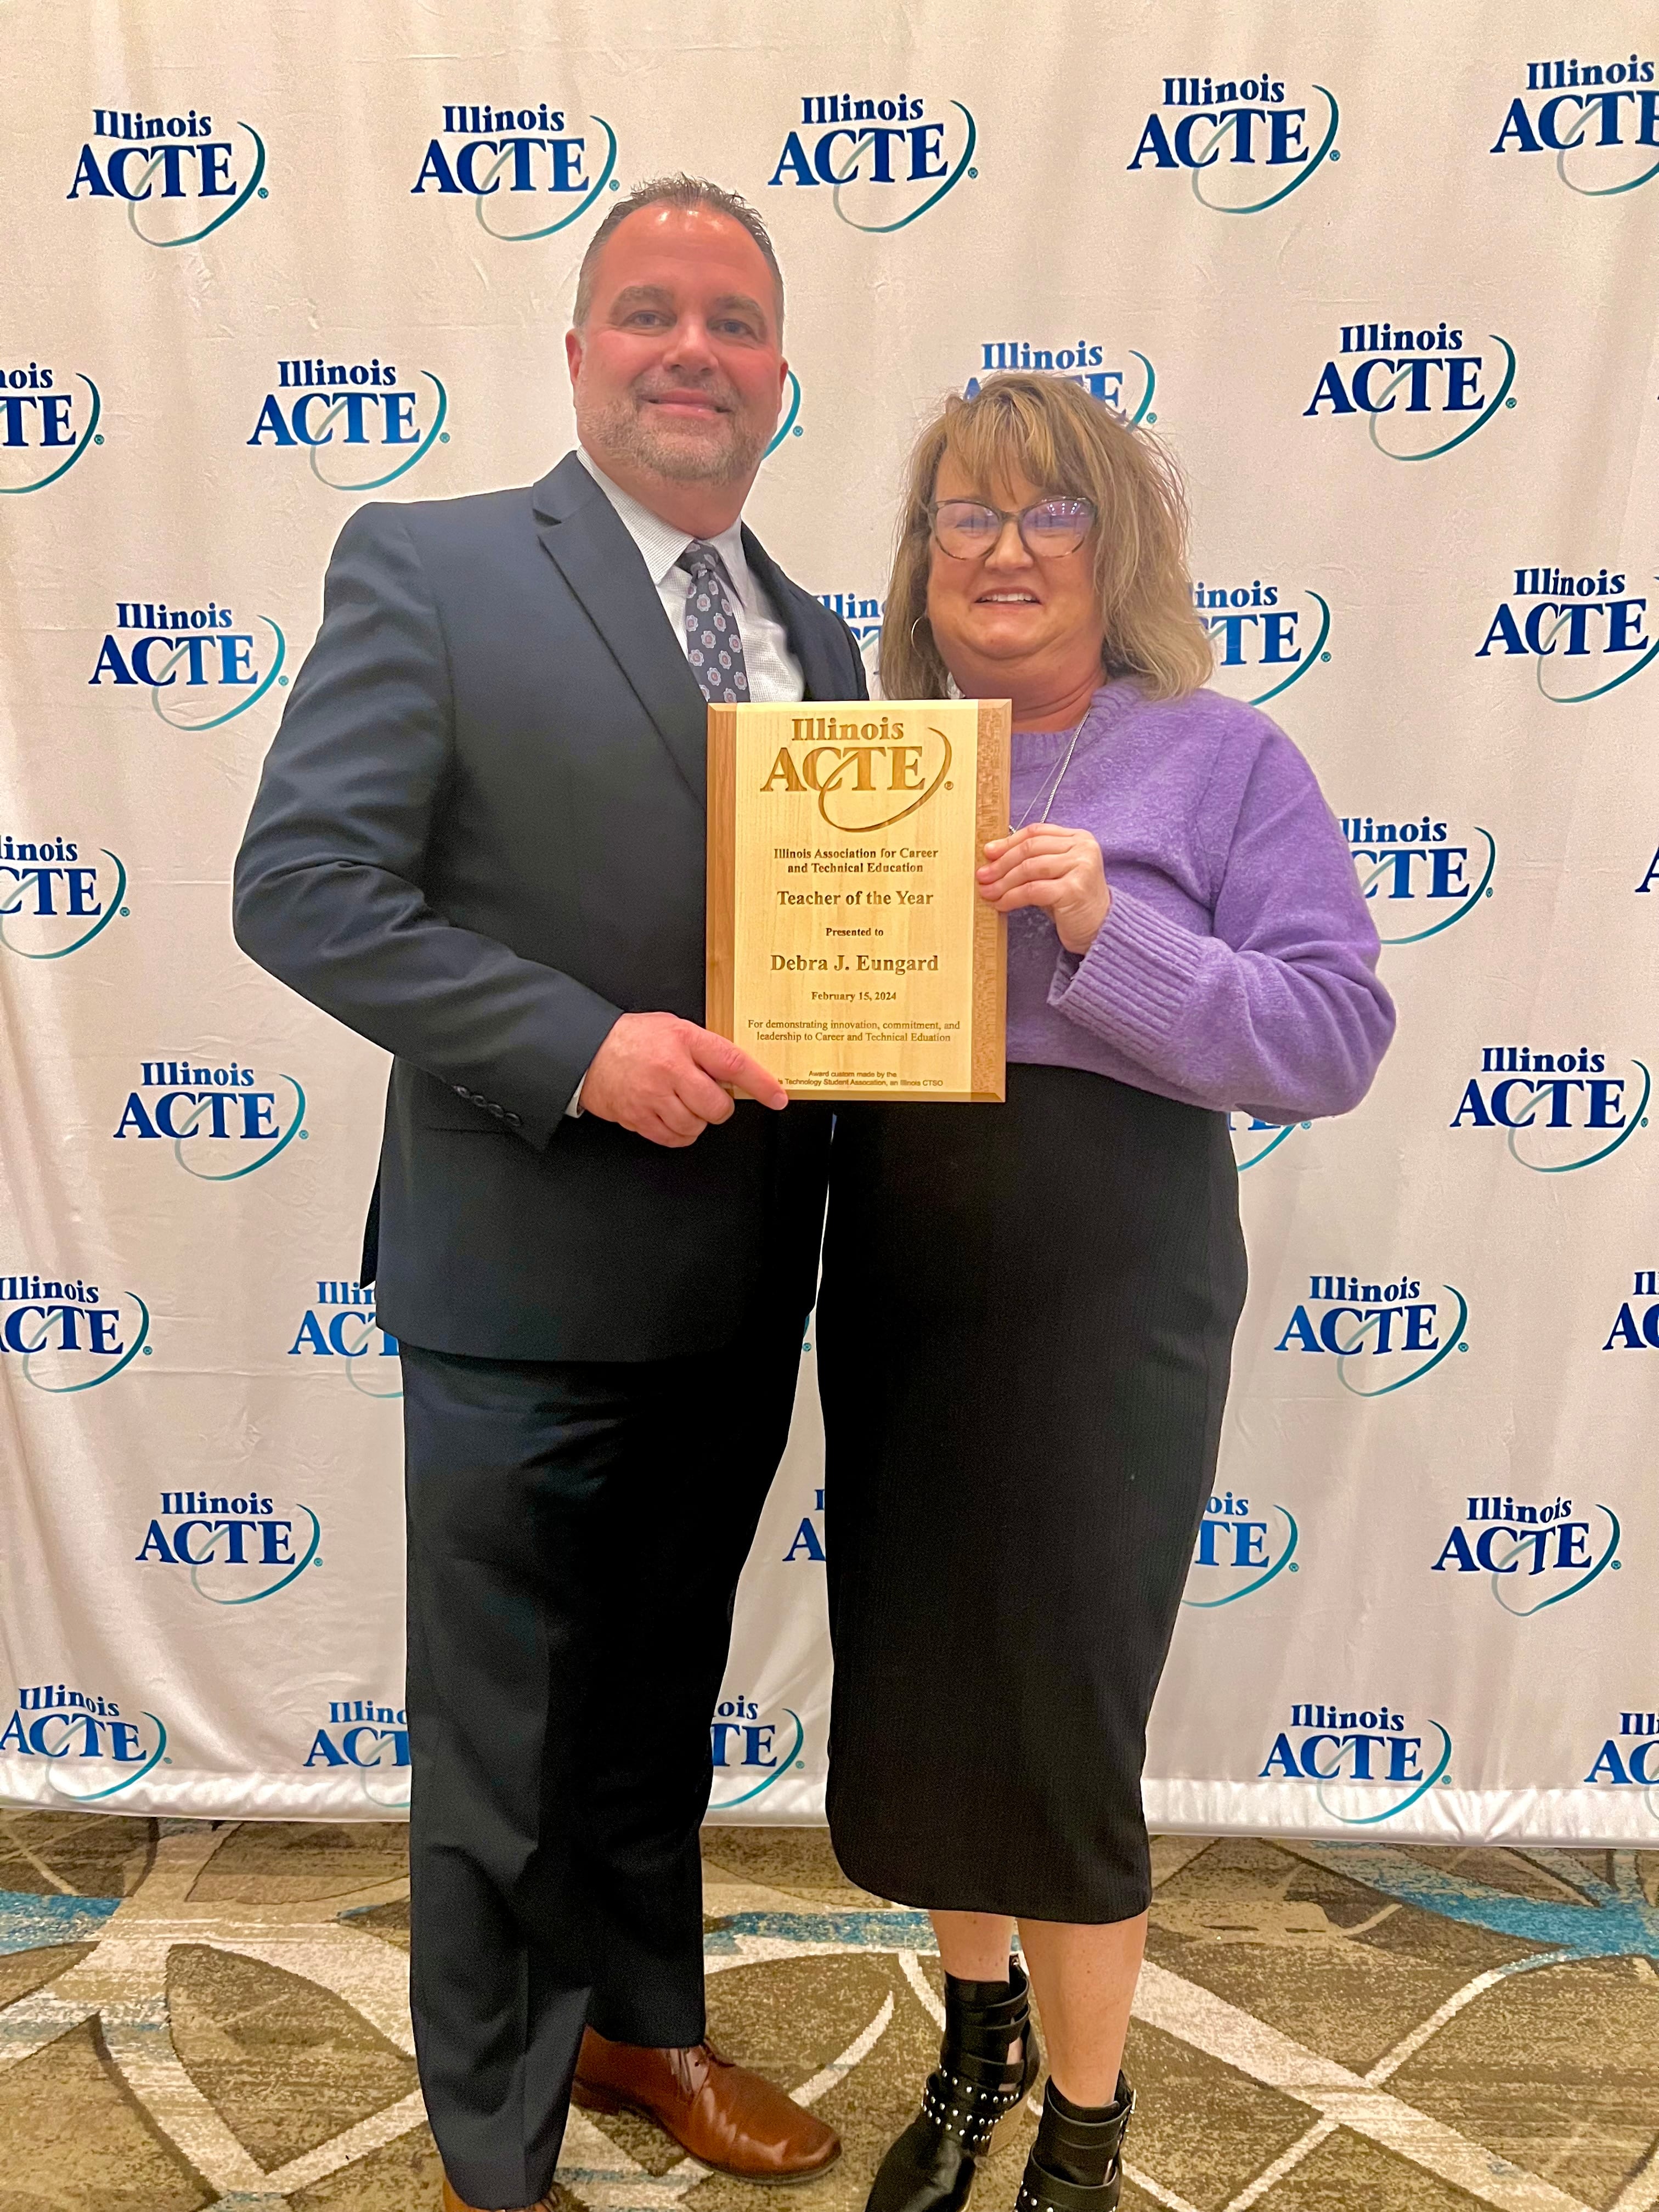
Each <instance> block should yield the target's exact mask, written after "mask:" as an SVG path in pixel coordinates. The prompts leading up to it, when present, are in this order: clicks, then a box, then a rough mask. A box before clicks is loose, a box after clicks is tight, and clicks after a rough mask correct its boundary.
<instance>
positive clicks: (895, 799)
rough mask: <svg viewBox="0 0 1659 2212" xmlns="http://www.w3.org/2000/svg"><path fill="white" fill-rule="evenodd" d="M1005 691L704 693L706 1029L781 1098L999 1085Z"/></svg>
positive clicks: (971, 1092) (998, 1088) (963, 1093)
mask: <svg viewBox="0 0 1659 2212" xmlns="http://www.w3.org/2000/svg"><path fill="white" fill-rule="evenodd" d="M1010 716H1011V709H1010V706H1009V702H1007V701H1006V699H994V700H987V699H953V700H939V699H921V700H915V699H899V700H894V699H884V700H879V701H876V700H867V699H848V700H840V701H825V700H818V699H811V700H802V701H801V702H799V703H798V704H792V705H786V706H772V707H710V708H709V709H708V1013H707V1017H706V1018H707V1021H708V1027H709V1028H710V1029H712V1030H718V1031H719V1033H720V1035H721V1036H728V1037H730V1038H731V1039H732V1042H734V1043H736V1044H739V1045H741V1046H742V1048H743V1049H744V1051H745V1052H747V1053H751V1054H753V1055H754V1057H755V1058H756V1059H757V1060H759V1061H760V1063H761V1065H762V1066H763V1067H768V1068H770V1070H771V1071H772V1073H774V1074H775V1076H776V1077H777V1078H778V1080H779V1081H780V1082H781V1084H782V1085H784V1087H785V1089H786V1090H787V1091H789V1092H790V1094H791V1095H792V1096H793V1097H816V1098H945V1099H959V1100H960V1099H1000V1098H1001V1097H1003V1095H1004V1081H1005V1077H1004V1060H1005V1054H1004V1042H1005V1036H1004V1030H1005V1017H1006V1002H1007V925H1006V922H1005V921H1004V920H1003V918H1002V916H1001V915H997V914H994V913H993V912H992V911H991V909H990V908H989V907H987V905H986V904H985V902H984V901H983V900H982V899H981V897H980V896H979V895H978V891H977V888H976V886H975V878H974V871H975V867H976V866H978V865H979V861H980V857H981V848H983V846H984V845H985V843H986V841H987V839H989V838H992V837H997V836H1006V834H1007V829H1008V750H1009V725H1010Z"/></svg>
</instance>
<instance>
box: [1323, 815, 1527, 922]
mask: <svg viewBox="0 0 1659 2212" xmlns="http://www.w3.org/2000/svg"><path fill="white" fill-rule="evenodd" d="M1342 834H1343V836H1345V837H1346V839H1347V841H1348V850H1349V851H1350V852H1351V853H1352V855H1353V862H1354V866H1355V867H1356V868H1357V869H1358V872H1359V888H1360V890H1362V891H1364V894H1365V897H1366V899H1367V901H1368V902H1369V903H1370V909H1371V920H1372V921H1374V922H1375V923H1376V933H1377V935H1378V937H1380V938H1381V939H1382V940H1383V944H1384V945H1420V944H1422V943H1423V941H1424V940H1425V939H1426V938H1431V937H1438V936H1439V935H1440V934H1441V933H1442V932H1443V930H1448V929H1450V928H1452V927H1454V925H1455V924H1456V923H1458V922H1460V921H1468V918H1469V916H1470V915H1472V914H1474V913H1476V912H1477V911H1478V910H1479V908H1480V903H1481V902H1482V901H1483V900H1485V899H1489V898H1490V897H1491V896H1492V877H1493V874H1494V873H1495V872H1496V870H1497V866H1498V843H1497V840H1496V839H1495V838H1494V837H1493V836H1492V832H1491V830H1490V829H1481V828H1480V825H1479V824H1478V823H1474V824H1472V825H1471V826H1470V827H1469V828H1468V829H1462V828H1454V827H1453V825H1452V824H1451V823H1449V822H1447V821H1437V820H1436V819H1435V818H1434V817H1433V816H1432V815H1431V814H1429V813H1424V814H1421V815H1413V814H1411V813H1402V814H1399V815H1387V814H1383V813H1381V812H1379V813H1376V814H1345V815H1344V816H1343V817H1342Z"/></svg>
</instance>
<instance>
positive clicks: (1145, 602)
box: [818, 375, 1394, 2212]
mask: <svg viewBox="0 0 1659 2212" xmlns="http://www.w3.org/2000/svg"><path fill="white" fill-rule="evenodd" d="M1185 520H1186V517H1185V509H1184V506H1183V502H1182V495H1181V490H1180V487H1179V483H1178V482H1177V479H1176V476H1175V473H1174V471H1173V468H1172V466H1171V465H1170V462H1169V461H1168V459H1166V458H1165V457H1164V454H1163V453H1162V452H1161V451H1160V449H1159V448H1158V446H1157V445H1156V443H1155V442H1154V441H1152V439H1150V438H1149V437H1148V436H1147V435H1146V434H1145V433H1144V432H1142V431H1139V430H1134V429H1131V428H1128V427H1127V425H1126V424H1125V423H1124V422H1123V421H1122V420H1121V417H1120V416H1117V415H1115V414H1114V413H1113V412H1112V411H1111V410H1109V408H1107V407H1105V406H1103V405H1102V404H1100V402H1098V401H1097V400H1094V399H1091V398H1089V397H1088V396H1087V394H1086V393H1085V392H1083V390H1082V389H1081V388H1080V387H1079V386H1076V385H1073V384H1071V383H1068V382H1066V380H1064V379H1060V378H1051V377H1038V376H1020V375H1003V376H994V377H990V378H987V380H986V382H985V383H984V385H983V386H981V389H980V391H979V392H978V394H977V395H976V396H975V398H972V399H970V400H952V401H951V403H950V404H949V405H948V406H947V407H946V409H945V412H944V414H943V415H942V416H940V418H939V420H938V421H937V422H934V423H933V425H932V426H931V427H930V428H928V429H927V431H926V432H924V434H923V435H922V437H921V440H920V441H919V443H918V445H917V447H916V449H915V454H914V456H913V459H912V461H911V466H910V473H909V481H908V490H907V496H906V499H905V502H904V507H903V510H902V518H901V523H900V533H899V545H898V553H897V559H896V568H895V572H894V576H893V580H892V584H891V586H890V592H889V597H888V601H887V617H886V623H885V626H884V630H883V633H882V647H881V674H882V684H883V688H884V690H885V692H886V694H887V696H889V697H890V698H901V699H902V698H909V699H916V698H929V697H933V698H937V697H939V696H941V695H943V694H944V693H945V690H946V689H947V687H948V686H950V685H954V686H955V688H956V689H957V690H958V691H960V692H961V693H963V695H964V696H969V697H979V698H1000V697H1004V696H1008V697H1012V701H1013V709H1014V715H1013V719H1014V743H1013V789H1012V805H1011V814H1012V834H1011V835H1010V836H1007V837H1004V838H999V839H997V840H996V841H995V842H993V843H992V844H990V845H988V846H987V848H986V849H985V855H984V865H983V866H981V869H980V871H979V884H980V892H981V896H982V897H984V898H986V899H987V900H988V901H989V902H991V904H993V905H994V907H995V908H996V909H997V911H998V912H999V913H1000V914H1006V915H1007V916H1008V923H1009V928H1008V1060H1009V1066H1008V1085H1007V1100H1006V1104H1004V1105H1002V1106H1000V1107H997V1106H983V1105H938V1106H932V1107H929V1106H926V1105H917V1104H904V1105H897V1106H882V1105H871V1106H856V1107H854V1108H852V1109H850V1110H849V1109H843V1110H842V1112H841V1113H840V1114H839V1115H838V1116H837V1123H836V1143H835V1148H834V1160H833V1165H832V1169H831V1187H830V1200H829V1229H828V1233H827V1238H826V1243H825V1252H824V1275H823V1290H822V1292H821V1295H820V1298H819V1304H818V1343H819V1362H820V1364H819V1376H820V1382H821V1385H822V1389H823V1405H824V1420H825V1428H826V1432H827V1439H828V1475H827V1496H826V1501H825V1502H826V1505H827V1508H828V1533H829V1596H830V1618H831V1626H832V1628H833V1632H834V1638H835V1653H836V1684H835V1706H834V1714H833V1718H832V1723H831V1732H830V1763H829V1823H830V1828H831V1831H832V1833H833V1836H834V1839H835V1844H836V1852H837V1854H838V1856H839V1857H840V1859H841V1862H842V1865H843V1866H844V1867H845V1868H846V1869H847V1871H848V1874H849V1875H851V1876H852V1878H853V1879H854V1881H858V1882H860V1883H861V1884H862V1885H863V1886H864V1887H866V1888H867V1889H870V1890H873V1891H874V1892H876V1893H877V1894H878V1895H880V1896H884V1897H890V1898H895V1899H899V1900H900V1901H902V1902H903V1903H906V1904H910V1905H925V1906H926V1907H927V1909H928V1910H929V1911H930V1912H931V1913H932V1916H933V1926H934V1929H935V1932H936V1934H937V1936H938V1941H939V1957H940V1959H941V1960H942V1962H943V1965H944V1967H945V2041H944V2046H943V2049H942V2051H941V2053H940V2060H939V2069H938V2071H937V2072H935V2073H934V2074H933V2075H932V2076H931V2078H930V2079H929V2081H928V2082H927V2088H926V2090H925V2092H924V2093H923V2098H922V2109H921V2113H920V2114H919V2116H918V2117H917V2118H916V2119H915V2121H913V2122H912V2124H911V2125H910V2126H909V2127H908V2129H907V2130H905V2132H904V2134H903V2135H902V2136H900V2137H899V2139H898V2140H897V2142H895V2143H894V2144H893V2146H892V2148H890V2150H889V2152H888V2153H887V2155H886V2158H885V2160H884V2162H883V2165H882V2167H881V2171H880V2172H879V2174H878V2177H877V2180H876V2185H875V2188H874V2190H873V2191H872V2195H871V2197H870V2212H959V2208H960V2207H961V2206H962V2205H963V2203H965V2201H966V2199H967V2197H968V2193H969V2189H970V2188H971V2186H972V2183H973V2178H974V2172H975V2166H976V2163H977V2161H978V2160H979V2159H980V2158H981V2156H982V2155H983V2154H984V2152H985V2150H986V2148H987V2147H988V2144H989V2142H990V2137H991V2132H992V2130H993V2129H994V2126H995V2124H996V2122H997V2120H998V2119H999V2118H1000V2117H1001V2116H1002V2115H1003V2114H1004V2113H1006V2112H1010V2111H1012V2109H1013V2108H1014V2107H1015V2106H1017V2105H1018V2104H1019V2102H1020V2101H1021V2100H1023V2099H1024V2096H1025V2094H1026V2093H1027V2091H1028V2090H1029V2089H1030V2085H1031V2083H1032V2081H1034V2080H1035V2078H1036V2070H1037V2065H1038V2052H1037V2047H1036V2037H1035V2035H1034V2034H1033V2033H1032V2031H1031V2027H1030V2017H1029V1999H1028V1984H1027V1982H1026V1979H1025V1975H1024V1972H1022V1970H1021V1968H1020V1967H1019V1966H1018V1965H1017V1964H1016V1963H1015V1961H1014V1960H1013V1959H1012V1956H1011V1955H1010V1951H1011V1941H1012V1923H1013V1922H1014V1921H1016V1920H1018V1923H1019V1930H1020V1942H1021V1948H1022V1949H1023V1951H1024V1958H1025V1961H1026V1965H1027V1966H1028V1967H1029V1969H1030V1978H1031V1983H1032V1984H1035V1990H1036V2000H1037V2004H1038V2007H1039V2008H1040V2010H1041V2014H1042V2024H1043V2029H1044V2033H1045V2036H1046V2038H1047V2041H1048V2049H1049V2063H1050V2079H1049V2082H1048V2093H1047V2099H1046V2102H1045V2105H1044V2107H1043V2113H1042V2123H1041V2125H1040V2127H1039V2130H1038V2133H1037V2139H1036V2145H1035V2147H1034V2148H1033V2151H1032V2154H1031V2157H1030V2163H1029V2164H1028V2166H1027V2168H1026V2172H1025V2179H1024V2185H1023V2186H1022V2188H1021V2191H1020V2194H1019V2198H1018V2212H1047V2208H1053V2212H1108V2208H1109V2207H1111V2206H1114V2205H1115V2204H1116V2203H1117V2201H1118V2191H1119V2182H1120V2159H1121V2144H1122V2137H1123V2130H1124V2128H1125V2126H1126V2124H1127V2120H1128V2117H1129V2112H1130V2110H1131V2108H1132V2106H1133V2096H1132V2094H1131V2092H1130V2090H1129V2087H1128V2085H1127V2082H1126V2081H1124V2079H1123V2078H1122V2075H1121V2070H1120V2067H1121V2056H1122V2051H1123V2043H1124V2036H1125V2032H1126V2030H1127V2025H1128V2017H1129V2007H1130V2001H1131V1999H1132V1997H1133V1993H1134V1985H1135V1978H1136V1976H1137V1974H1138V1972H1139V1966H1140V1959H1141V1952H1142V1948H1143V1946H1144V1943H1145V1938H1146V1907H1147V1904H1148V1901H1149V1899H1150V1897H1151V1881H1150V1868H1149V1862H1148V1853H1147V1848H1146V1825H1145V1822H1144V1820H1143V1818H1142V1814H1141V1808H1140V1770H1141V1765H1142V1762H1143V1759H1144V1758H1145V1753H1146V1715H1147V1712H1148V1710H1149V1708H1150V1707H1151V1705H1152V1693H1153V1692H1154V1691H1155V1690H1156V1688H1157V1686H1158V1676H1159V1674H1161V1672H1162V1670H1163V1666H1164V1655H1165V1653H1166V1651H1167V1650H1168V1648H1169V1643H1170V1634H1171V1632H1172V1631H1173V1628H1174V1626H1175V1621H1176V1609H1177V1607H1178V1606H1179V1604H1180V1601H1181V1593H1182V1584H1183V1582H1184V1580H1185V1577H1186V1572H1187V1567H1188V1562H1189V1560H1190V1559H1191V1556H1192V1548H1193V1541H1194V1533H1195V1531H1196V1529H1197V1527H1198V1524H1199V1521H1200V1517H1201V1515H1202V1513H1203V1510H1204V1504H1205V1501H1206V1498H1208V1496H1209V1494H1210V1488H1211V1483H1212V1477H1213V1475H1214V1472H1215V1464H1216V1452H1217V1446H1218V1438H1219V1434H1220V1428H1221V1414H1222V1408H1223V1406H1224V1404H1225V1399H1226V1395H1227V1382H1228V1366H1229V1360H1230V1357H1231V1347H1232V1338H1233V1331H1234V1328H1235V1327H1236V1325H1237V1319H1238V1314H1239V1309H1240V1307H1241V1306H1242V1304H1243V1298H1244V1280H1245V1268H1244V1247H1243V1237H1242V1236H1241V1233H1240V1230H1239V1221H1238V1190H1237V1171H1236V1170H1235V1168H1234V1165H1233V1157H1232V1151H1231V1145H1230V1143H1229V1140H1228V1136H1227V1123H1226V1119H1225V1116H1226V1114H1227V1112H1228V1110H1229V1109H1234V1108H1237V1109H1242V1110H1243V1111H1245V1112H1249V1113H1251V1114H1254V1115H1257V1116H1259V1117H1260V1118H1261V1119H1263V1120H1267V1121H1301V1120H1304V1119H1307V1118H1310V1117H1311V1116H1314V1115H1327V1114H1342V1113H1346V1112H1347V1111H1348V1110H1349V1109H1351V1108H1352V1107H1354V1106H1357V1105H1358V1103H1359V1101H1360V1100H1361V1099H1362V1098H1363V1097H1364V1095H1365V1091H1366V1090H1367V1088H1368V1087H1369V1085H1370V1080H1371V1078H1372V1076H1373V1075H1374V1074H1375V1073H1376V1066H1377V1063H1378V1061H1379V1060H1381V1059H1382V1056H1383V1052H1384V1050H1385V1049H1386V1048H1387V1046H1388V1043H1389V1037H1390V1036H1391V1035H1392V1033H1393V1030H1394V1010H1393V1007H1392V1006H1391V1004H1390V1002H1389V996H1388V994H1387V992H1386V991H1385V990H1384V989H1383V986H1382V985H1381V983H1379V982H1378V981H1377V979H1376V957H1377V939H1376V931H1375V930H1374V928H1373V927H1372V926H1371V921H1370V915H1369V914H1368V913H1367V911H1366V908H1365V902H1364V898H1363V896H1361V894H1360V891H1359V888H1358V882H1357V880H1356V878H1355V874H1354V870H1353V867H1352V863H1351V861H1350V859H1349V856H1348V850H1347V847H1346V842H1345V841H1344V839H1343V836H1342V833H1341V831H1340V829H1339V828H1338V826H1337V824H1336V823H1335V821H1334V819H1333V818H1332V816H1331V813H1330V811H1329V809H1328V807H1327V806H1326V805H1325V802H1324V800H1323V799H1322V796H1321V794H1320V790H1319V786H1318V784H1317V783H1316V781H1315V780H1314V775H1313V772H1312V770H1311V769H1310V768H1309V766H1308V764H1307V763H1306V762H1305V761H1304V759H1303V757H1302V756H1301V754H1300V753H1299V752H1297V749H1296V747H1295V746H1294V745H1293V744H1291V741H1290V739H1289V738H1287V737H1286V736H1285V734H1284V732H1282V731H1281V730H1279V729H1278V728H1277V727H1276V726H1274V725H1273V723H1272V722H1270V721H1269V720H1267V716H1266V715H1265V714H1258V713H1256V712H1255V709H1254V708H1249V707H1245V706H1241V705H1239V704H1238V703H1237V702H1235V701H1233V700H1231V699H1226V698H1223V697H1221V696H1219V695H1218V694H1217V693H1216V692H1213V691H1207V690H1202V689H1201V688H1200V687H1201V686H1202V684H1203V683H1204V679H1205V678H1206V676H1207V675H1208V673H1209V671H1210V665H1211V655H1210V647H1209V641H1208V639H1207V637H1206V634H1205V631H1204V629H1203V626H1202V624H1201V623H1200V621H1199V619H1198V617H1197V615H1196V614H1195V613H1194V609H1193V594H1192V586H1191V581H1190V579H1189V577H1188V572H1187V567H1186V558H1185V543H1184V541H1185Z"/></svg>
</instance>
